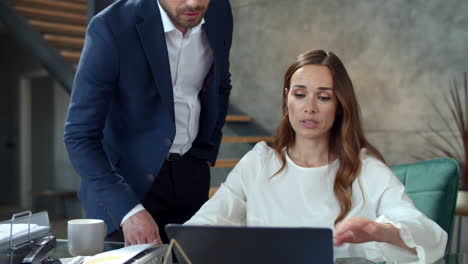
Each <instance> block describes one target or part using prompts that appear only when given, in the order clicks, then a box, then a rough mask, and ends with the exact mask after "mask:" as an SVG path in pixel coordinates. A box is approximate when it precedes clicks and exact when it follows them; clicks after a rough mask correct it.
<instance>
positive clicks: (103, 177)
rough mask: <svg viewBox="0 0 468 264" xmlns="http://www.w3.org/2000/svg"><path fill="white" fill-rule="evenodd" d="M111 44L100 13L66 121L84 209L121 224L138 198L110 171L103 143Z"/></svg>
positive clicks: (113, 68) (113, 66)
mask: <svg viewBox="0 0 468 264" xmlns="http://www.w3.org/2000/svg"><path fill="white" fill-rule="evenodd" d="M118 60H119V58H118V52H117V47H116V43H115V41H114V39H113V35H112V32H111V30H110V29H109V27H108V26H107V25H106V23H105V21H104V20H103V18H102V17H100V16H96V17H94V18H93V20H92V21H91V22H90V24H89V27H88V30H87V33H86V42H85V45H84V48H83V52H82V55H81V59H80V64H79V66H78V70H77V74H76V76H75V82H74V86H73V91H72V95H71V101H70V106H69V110H68V117H67V121H66V124H65V144H66V147H67V150H68V154H69V156H70V160H71V162H72V164H73V166H74V167H75V169H76V170H77V172H78V174H79V175H80V177H81V180H82V185H81V186H82V187H83V186H85V187H86V190H80V193H81V191H84V192H86V197H87V198H86V199H87V200H86V201H84V206H85V208H86V209H87V210H96V207H99V208H97V210H104V211H105V212H106V214H108V215H109V216H110V218H111V219H112V222H113V223H115V224H116V225H118V224H120V221H121V219H122V218H123V216H124V215H125V214H126V213H127V212H128V211H129V210H130V209H131V208H133V207H134V206H135V205H136V204H138V202H139V201H138V199H137V197H136V195H135V193H134V191H133V190H132V189H131V188H130V186H129V185H128V184H127V183H126V181H125V180H124V178H123V177H121V176H120V175H118V174H116V173H115V172H114V170H113V169H112V167H111V165H110V163H109V161H108V157H107V155H106V153H105V151H104V148H103V145H102V138H103V129H104V126H105V121H106V116H107V113H108V111H109V105H110V101H111V98H112V94H113V90H114V87H115V86H116V82H117V79H118V74H119V66H118V65H119V61H118Z"/></svg>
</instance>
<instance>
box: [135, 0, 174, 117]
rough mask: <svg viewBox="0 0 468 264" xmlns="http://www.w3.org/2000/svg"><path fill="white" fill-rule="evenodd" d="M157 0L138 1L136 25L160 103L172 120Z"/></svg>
mask: <svg viewBox="0 0 468 264" xmlns="http://www.w3.org/2000/svg"><path fill="white" fill-rule="evenodd" d="M156 1H157V0H140V7H139V16H140V17H141V18H142V21H140V22H139V23H137V24H136V28H137V31H138V35H139V37H140V41H141V45H142V47H143V50H144V51H145V54H146V58H147V60H148V63H149V65H150V67H151V72H152V75H153V78H154V80H155V82H156V87H157V88H158V89H159V94H160V95H161V101H162V103H164V104H166V106H167V108H168V111H169V113H171V115H172V117H173V118H172V119H173V120H174V95H173V92H172V80H171V70H170V69H171V67H170V64H169V56H168V54H167V46H166V37H165V35H164V28H163V25H162V22H161V14H160V13H159V8H158V6H157V3H156Z"/></svg>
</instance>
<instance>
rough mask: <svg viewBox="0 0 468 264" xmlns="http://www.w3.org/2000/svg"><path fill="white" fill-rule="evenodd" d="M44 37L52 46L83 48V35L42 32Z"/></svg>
mask: <svg viewBox="0 0 468 264" xmlns="http://www.w3.org/2000/svg"><path fill="white" fill-rule="evenodd" d="M43 36H44V39H46V40H47V41H49V42H50V43H51V44H52V45H54V46H59V47H66V48H77V49H81V48H83V44H84V37H69V36H62V35H52V34H44V35H43Z"/></svg>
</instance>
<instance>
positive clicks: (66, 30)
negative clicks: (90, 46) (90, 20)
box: [28, 19, 86, 36]
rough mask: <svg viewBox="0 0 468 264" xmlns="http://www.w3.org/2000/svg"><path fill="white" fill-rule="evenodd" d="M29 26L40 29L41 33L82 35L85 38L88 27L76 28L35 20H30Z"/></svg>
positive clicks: (74, 26)
mask: <svg viewBox="0 0 468 264" xmlns="http://www.w3.org/2000/svg"><path fill="white" fill-rule="evenodd" d="M28 22H29V24H31V25H32V26H34V27H36V28H37V29H39V31H42V32H47V33H59V34H60V33H63V34H67V35H80V36H84V35H85V32H86V27H84V26H76V25H69V24H63V23H53V22H45V21H40V20H35V19H29V20H28Z"/></svg>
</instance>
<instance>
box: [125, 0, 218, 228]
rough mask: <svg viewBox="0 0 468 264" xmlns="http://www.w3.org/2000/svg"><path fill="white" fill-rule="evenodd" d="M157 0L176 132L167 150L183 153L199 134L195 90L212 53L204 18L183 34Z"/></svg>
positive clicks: (209, 64) (200, 84)
mask: <svg viewBox="0 0 468 264" xmlns="http://www.w3.org/2000/svg"><path fill="white" fill-rule="evenodd" d="M156 2H157V3H158V7H159V11H160V13H161V19H162V23H163V27H164V33H165V36H166V45H167V53H168V55H169V64H170V66H171V79H172V89H173V90H172V91H173V94H174V113H175V125H176V135H175V138H174V141H173V143H172V147H171V149H170V150H169V152H171V153H177V154H180V155H182V154H184V153H186V152H187V151H188V150H189V149H190V148H191V147H192V143H193V141H194V140H195V138H196V136H197V134H198V125H199V120H200V111H201V106H200V101H199V99H198V94H199V92H200V90H201V89H202V86H203V82H204V80H205V77H206V75H207V74H208V71H209V70H210V68H211V65H212V64H213V54H212V51H211V47H210V44H209V42H208V38H207V36H206V32H205V30H203V27H202V25H203V24H204V23H205V19H202V21H201V22H200V24H198V25H197V26H195V27H193V28H191V29H188V30H187V32H186V33H185V34H182V32H180V31H179V30H178V29H177V28H176V27H175V26H174V24H173V23H172V21H171V20H170V18H169V16H168V15H167V13H166V11H165V10H164V9H163V8H162V7H161V4H159V1H156ZM144 209H145V208H144V207H143V205H141V204H138V205H136V206H135V207H134V208H133V209H132V210H130V211H129V212H128V213H127V214H126V215H125V216H124V218H123V219H122V222H121V224H122V223H123V222H124V221H125V220H127V219H128V218H129V217H130V216H132V215H134V214H136V213H138V212H139V211H141V210H144Z"/></svg>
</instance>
